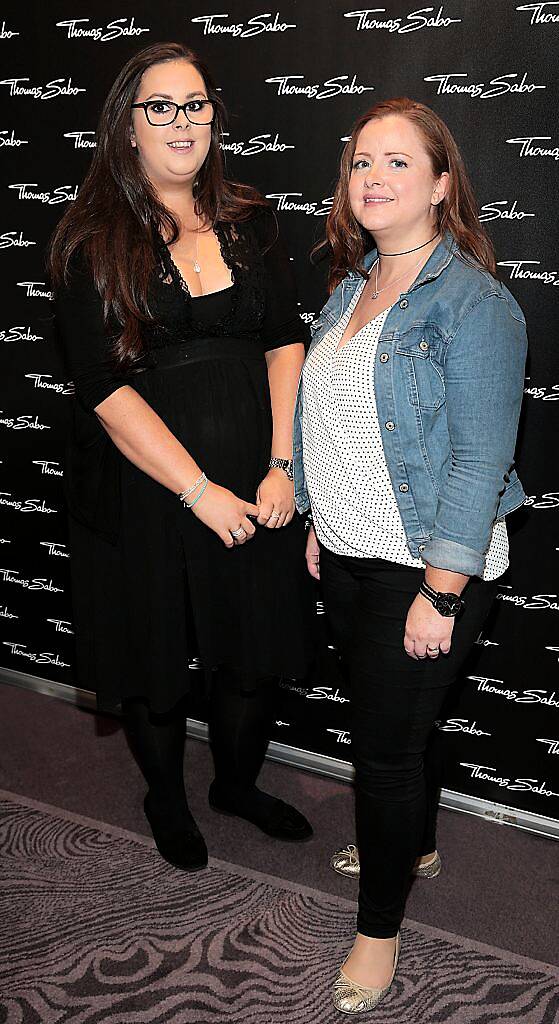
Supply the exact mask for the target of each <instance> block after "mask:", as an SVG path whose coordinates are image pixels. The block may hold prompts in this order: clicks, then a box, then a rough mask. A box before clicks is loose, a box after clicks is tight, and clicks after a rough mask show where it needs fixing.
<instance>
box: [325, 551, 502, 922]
mask: <svg viewBox="0 0 559 1024" xmlns="http://www.w3.org/2000/svg"><path fill="white" fill-rule="evenodd" d="M320 578H321V583H322V587H323V592H324V601H325V606H326V613H327V615H328V617H329V620H330V624H331V626H332V630H333V633H334V638H335V640H336V643H337V646H338V648H339V650H340V652H341V655H342V658H343V659H344V661H345V664H346V669H347V671H348V675H349V681H350V688H351V710H350V721H351V754H352V761H353V764H354V766H355V798H356V808H355V813H356V835H357V846H358V849H359V860H360V864H361V871H360V883H359V911H358V917H357V928H358V931H359V932H361V934H362V935H368V936H371V937H375V938H390V937H392V936H394V935H396V933H397V931H398V929H399V927H400V924H401V921H402V918H403V916H404V905H405V901H406V896H407V891H408V887H409V881H410V875H411V871H412V868H413V865H414V862H415V860H416V858H417V857H418V856H421V855H422V854H423V853H426V852H430V851H429V850H426V849H425V843H426V841H427V843H429V844H431V843H432V846H431V850H432V849H434V847H435V836H434V818H435V803H436V797H435V793H434V792H431V793H430V799H429V800H428V799H427V795H426V784H425V770H424V755H425V750H426V747H427V745H428V742H429V738H430V734H431V733H432V730H433V726H434V723H435V721H436V719H437V717H438V715H439V712H440V710H441V706H442V703H443V701H444V698H445V696H446V693H447V691H448V688H449V686H450V684H451V683H452V682H453V680H454V679H455V678H456V675H457V673H458V672H459V670H460V668H461V667H462V665H463V662H464V660H465V658H466V656H467V655H468V653H469V651H470V649H471V647H472V645H473V644H474V643H475V640H476V639H477V637H478V635H479V632H480V630H481V628H482V625H483V622H484V620H485V618H486V616H487V613H488V612H489V609H490V607H491V604H492V602H493V598H494V595H495V592H496V590H497V585H496V583H483V582H482V581H481V580H480V579H478V578H477V577H472V579H471V580H470V582H469V583H468V585H467V587H466V589H465V591H464V600H465V602H466V607H465V609H464V611H463V612H462V614H461V615H460V616H459V618H458V619H457V621H456V623H455V626H454V631H453V635H452V647H451V650H450V653H449V654H448V655H446V656H439V658H437V659H436V660H434V661H432V660H431V659H425V660H419V661H415V660H414V659H413V658H410V657H409V655H407V654H406V652H405V650H404V627H405V622H406V616H407V613H408V610H409V608H410V605H411V603H412V601H413V599H414V597H415V596H416V594H417V592H418V589H419V585H420V583H421V580H422V578H423V570H421V569H413V568H408V567H407V566H402V565H396V564H394V563H392V562H386V561H384V560H382V559H380V558H379V559H377V558H351V557H346V556H340V555H334V554H332V552H330V551H327V550H326V549H325V548H324V547H321V550H320ZM436 774H437V773H436V771H435V772H433V780H435V778H436ZM429 803H430V804H431V810H430V814H429V818H430V821H428V820H427V808H428V804H429ZM426 826H427V832H426Z"/></svg>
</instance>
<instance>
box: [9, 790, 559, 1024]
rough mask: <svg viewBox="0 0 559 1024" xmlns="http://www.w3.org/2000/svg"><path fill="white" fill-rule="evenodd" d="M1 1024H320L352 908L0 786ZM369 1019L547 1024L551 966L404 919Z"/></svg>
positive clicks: (553, 999) (557, 982)
mask: <svg viewBox="0 0 559 1024" xmlns="http://www.w3.org/2000/svg"><path fill="white" fill-rule="evenodd" d="M0 857H1V869H0V951H1V952H0V1024H136V1022H138V1024H151V1022H153V1024H287V1022H289V1024H333V1022H335V1021H336V1022H338V1024H341V1021H342V1020H344V1019H346V1018H345V1017H343V1016H342V1015H341V1014H338V1013H337V1011H336V1010H335V1009H334V1008H333V1006H332V1005H331V1001H330V985H331V982H332V980H333V978H334V976H335V973H336V968H337V966H338V964H339V963H340V962H341V960H342V959H343V958H344V955H345V953H346V951H347V949H348V947H349V945H350V942H351V936H352V930H353V925H354V914H355V907H354V905H353V904H352V903H350V902H349V901H347V900H340V899H336V898H334V897H332V896H329V895H326V894H324V893H321V892H318V891H315V890H312V889H306V888H302V887H297V886H295V885H294V884H292V883H288V882H283V881H282V880H281V879H278V878H273V877H271V876H268V875H264V874H259V873H257V872H253V871H249V870H247V869H241V868H236V867H235V866H234V865H230V864H226V863H223V862H221V861H215V860H214V861H212V862H211V866H210V868H209V869H208V870H207V871H204V872H200V873H198V874H197V875H193V876H186V875H184V874H182V873H181V872H180V871H177V870H175V869H174V868H172V867H170V866H168V865H166V864H165V863H164V862H163V861H162V860H161V859H160V857H159V856H158V854H157V853H156V851H155V849H154V847H153V844H152V842H151V840H149V839H147V838H145V837H143V836H139V835H135V834H133V833H129V832H124V831H123V830H120V829H116V828H114V827H112V826H108V825H105V824H103V823H101V822H97V821H93V820H91V819H87V818H81V817H77V816H76V815H72V814H69V813H67V812H66V811H61V810H58V809H57V808H54V807H49V806H47V805H45V804H38V803H36V802H34V801H31V800H26V799H24V798H20V797H15V796H14V795H12V794H9V793H4V792H0ZM400 965H401V966H400V968H399V970H398V974H397V979H396V981H395V983H394V987H393V990H392V992H391V994H390V996H389V997H388V999H387V1000H386V1001H385V1002H384V1003H383V1004H382V1006H381V1007H379V1008H378V1010H376V1011H374V1012H372V1013H370V1014H368V1015H366V1017H361V1016H360V1017H359V1019H360V1020H364V1019H366V1020H367V1022H368V1024H380V1022H381V1021H382V1024H404V1022H405V1024H435V1022H436V1024H438V1022H445V1024H513V1022H514V1021H518V1022H522V1024H554V1022H555V1021H557V1018H558V1015H559V977H558V974H557V971H556V969H554V968H552V967H550V966H548V965H546V964H542V963H539V962H536V961H531V960H527V959H525V958H522V957H519V956H516V955H513V954H510V953H506V952H503V951H502V950H498V949H493V948H490V947H488V946H482V945H480V944H479V943H477V942H473V941H470V940H467V939H462V938H460V937H459V936H455V935H450V934H448V933H445V932H441V931H437V930H436V929H433V928H429V927H427V926H423V925H420V924H416V923H414V922H408V923H407V926H406V927H405V928H404V929H403V932H402V956H401V960H400Z"/></svg>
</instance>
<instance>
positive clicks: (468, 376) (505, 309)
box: [423, 289, 527, 576]
mask: <svg viewBox="0 0 559 1024" xmlns="http://www.w3.org/2000/svg"><path fill="white" fill-rule="evenodd" d="M510 299H511V302H510V303H509V300H508V299H507V297H506V294H505V293H504V289H503V293H502V294H500V293H495V292H494V293H492V294H490V295H487V296H485V297H483V298H480V299H479V301H478V302H477V304H476V305H475V306H474V307H473V309H472V310H470V312H469V313H468V314H467V315H466V317H465V318H464V320H463V321H462V323H461V325H460V327H459V328H458V330H457V331H456V333H455V335H454V336H453V338H452V339H451V340H450V342H449V346H448V350H447V355H446V361H445V368H444V377H445V391H446V410H447V420H448V431H449V438H450V452H451V454H450V460H449V463H448V469H447V472H446V475H445V476H444V478H443V480H442V481H441V483H440V492H439V498H438V505H437V514H436V518H435V524H434V529H433V534H432V537H431V539H430V540H429V541H428V543H427V544H426V545H425V549H424V551H423V558H424V560H425V561H426V562H428V563H429V564H430V565H433V566H436V567H437V568H440V569H449V570H451V571H453V572H460V573H464V574H465V575H467V576H481V574H482V573H483V569H484V566H485V555H486V552H487V549H488V547H489V543H490V540H491V532H492V528H493V523H494V521H495V516H496V511H497V506H498V503H499V498H500V495H501V494H502V493H503V490H504V488H505V486H506V483H507V481H508V474H509V471H510V469H511V467H512V465H513V461H514V449H515V444H516V435H517V430H518V419H519V416H520V407H521V403H522V394H523V388H524V367H525V362H526V353H527V338H526V325H525V322H524V319H523V317H522V314H521V312H520V309H519V308H518V307H517V306H516V304H515V308H514V307H513V306H512V303H513V302H514V300H512V297H510ZM513 310H514V311H513Z"/></svg>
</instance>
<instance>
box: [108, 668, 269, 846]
mask: <svg viewBox="0 0 559 1024" xmlns="http://www.w3.org/2000/svg"><path fill="white" fill-rule="evenodd" d="M215 675H216V678H215V679H214V685H213V688H212V694H211V698H210V715H209V719H210V721H209V725H210V741H211V747H212V753H213V757H214V762H215V777H216V783H217V784H218V785H219V788H220V791H222V792H226V793H227V794H230V795H232V796H234V795H236V794H237V793H238V794H241V793H246V792H247V791H250V790H254V786H255V783H256V779H257V776H258V773H259V771H260V768H261V767H262V764H263V761H264V757H265V755H266V749H267V747H268V743H269V740H270V733H271V730H272V725H273V720H274V705H275V695H276V689H277V685H276V680H274V679H272V678H265V679H264V678H255V679H248V678H247V677H246V676H240V675H239V674H238V673H235V672H229V671H225V670H220V671H219V672H217V673H216V674H215ZM124 722H125V727H126V732H127V735H128V738H129V741H130V746H131V748H132V751H133V753H134V755H135V757H136V760H137V761H138V764H139V766H140V769H141V771H142V774H143V776H144V778H145V780H146V782H147V784H148V786H149V791H150V801H151V803H152V805H153V806H155V807H157V808H158V810H159V811H160V812H161V814H162V815H165V816H166V817H169V816H172V818H173V820H174V823H175V824H176V825H177V826H178V827H183V826H184V827H188V826H189V824H191V822H192V817H191V815H190V812H189V810H188V803H187V799H186V794H185V789H184V768H183V759H184V740H185V722H186V706H185V701H181V702H180V703H179V704H177V705H176V706H175V707H174V708H173V709H172V710H171V711H170V712H168V713H167V714H165V715H154V714H152V713H151V712H150V711H149V708H148V707H147V705H146V704H145V703H144V702H143V701H141V700H129V701H127V702H126V704H125V706H124Z"/></svg>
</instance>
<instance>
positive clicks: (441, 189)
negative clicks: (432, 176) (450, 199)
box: [431, 171, 449, 206]
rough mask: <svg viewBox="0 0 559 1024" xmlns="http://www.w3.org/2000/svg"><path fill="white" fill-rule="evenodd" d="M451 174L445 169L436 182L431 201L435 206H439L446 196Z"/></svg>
mask: <svg viewBox="0 0 559 1024" xmlns="http://www.w3.org/2000/svg"><path fill="white" fill-rule="evenodd" d="M448 183H449V174H448V171H443V173H442V174H441V176H440V178H439V179H438V181H437V182H435V186H434V188H433V194H432V196H431V203H432V205H433V206H438V205H439V203H441V202H442V201H443V199H444V197H445V196H446V194H447V192H448Z"/></svg>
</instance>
